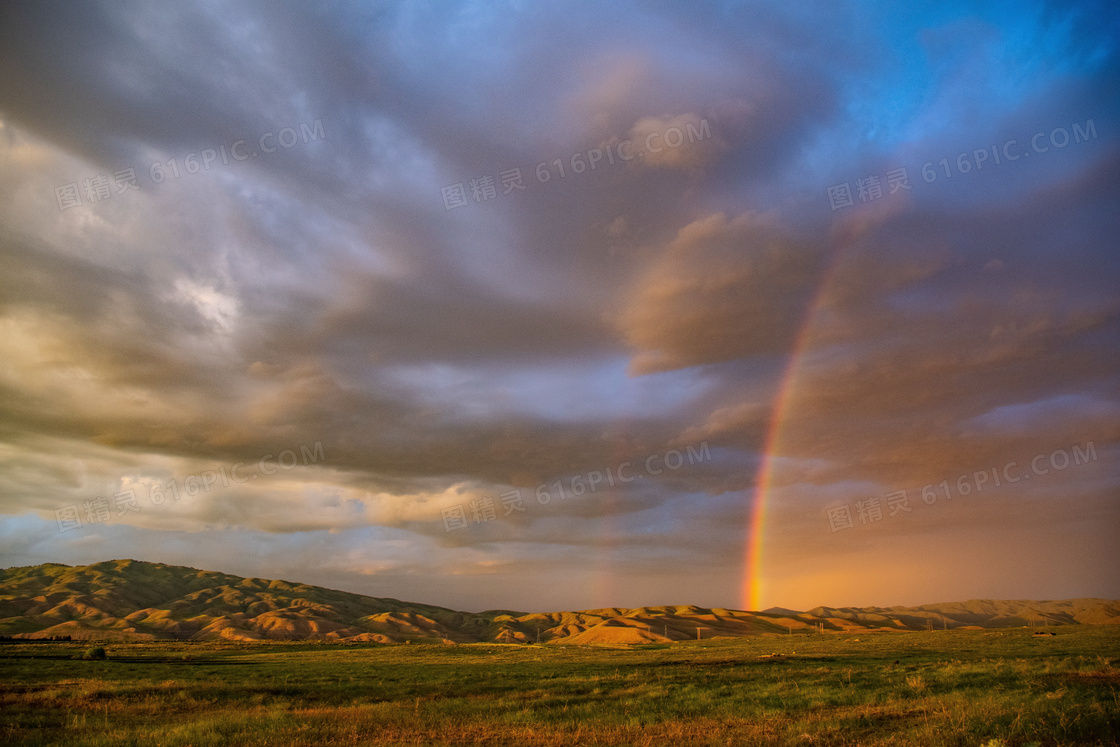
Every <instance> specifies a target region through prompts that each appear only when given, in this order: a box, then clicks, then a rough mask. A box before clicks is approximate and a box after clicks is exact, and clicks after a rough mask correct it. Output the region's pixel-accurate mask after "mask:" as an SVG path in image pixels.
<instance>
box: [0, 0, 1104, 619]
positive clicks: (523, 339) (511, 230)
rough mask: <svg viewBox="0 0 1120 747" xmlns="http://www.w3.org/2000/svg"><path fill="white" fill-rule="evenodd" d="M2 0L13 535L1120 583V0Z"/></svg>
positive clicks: (878, 585)
mask: <svg viewBox="0 0 1120 747" xmlns="http://www.w3.org/2000/svg"><path fill="white" fill-rule="evenodd" d="M904 5H906V7H899V4H894V3H872V2H858V1H853V2H848V1H845V0H840V1H839V2H835V1H831V0H830V1H829V2H805V3H778V2H773V3H733V2H700V3H695V2H672V1H671V0H661V1H656V2H612V3H596V2H579V1H578V0H577V1H572V2H562V3H561V2H539V3H529V2H517V1H514V0H508V1H506V2H497V1H495V2H455V3H452V2H367V3H314V4H311V3H271V2H270V3H264V2H261V3H252V2H235V3H230V2H219V1H214V2H209V1H206V2H196V3H175V2H105V3H100V2H88V3H81V4H73V3H55V2H5V3H3V4H0V174H2V178H0V566H3V567H11V566H25V565H35V564H39V563H45V562H60V563H67V564H86V563H93V562H100V561H104V560H109V559H115V558H134V559H137V560H148V561H153V562H163V563H170V564H176V565H186V566H191V567H195V568H203V569H208V570H219V571H224V572H227V573H234V574H238V575H244V576H259V577H265V578H282V579H287V580H295V581H302V582H306V583H312V584H318V585H323V586H328V587H332V588H340V589H345V590H348V591H353V592H357V593H362V594H368V595H372V596H381V597H395V598H398V599H404V600H408V601H414V602H424V603H429V604H437V605H441V606H446V607H452V608H455V609H461V610H469V611H481V610H485V609H510V610H518V611H554V610H563V609H591V608H600V607H606V606H616V607H635V606H642V605H663V604H697V605H702V606H708V607H725V608H732V609H766V608H769V607H772V606H781V607H786V608H793V609H801V610H806V609H809V608H812V607H815V606H817V605H829V606H849V605H851V606H854V605H860V606H867V605H879V606H889V605H913V604H922V603H936V602H947V601H957V600H966V599H973V598H993V599H1063V598H1073V597H1105V598H1113V599H1115V598H1120V553H1118V552H1117V549H1116V548H1117V547H1120V251H1118V249H1120V238H1118V237H1120V210H1118V209H1117V207H1118V205H1120V138H1118V132H1120V98H1118V96H1117V91H1120V50H1118V48H1117V44H1118V40H1120V9H1118V8H1117V7H1115V5H1114V4H1111V3H1106V2H1099V3H1098V2H1083V3H1076V2H1075V3H1056V2H1055V3H1040V2H1016V3H1010V2H1005V3H1000V2H992V3H963V2H946V3H938V4H935V6H926V5H925V4H922V5H921V6H920V7H915V6H913V4H904Z"/></svg>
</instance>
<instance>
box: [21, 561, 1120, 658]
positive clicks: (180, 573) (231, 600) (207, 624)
mask: <svg viewBox="0 0 1120 747" xmlns="http://www.w3.org/2000/svg"><path fill="white" fill-rule="evenodd" d="M1028 624H1035V625H1079V624H1081V625H1084V624H1120V602H1116V601H1108V600H1101V599H1070V600H1062V601H1046V602H1032V601H1022V600H1016V601H991V600H971V601H968V602H954V603H944V604H933V605H922V606H919V607H862V608H861V607H841V608H834V607H818V608H815V609H813V610H809V611H808V612H798V611H795V610H787V609H779V608H773V609H770V610H766V611H764V612H745V611H742V610H728V609H722V608H714V609H707V608H703V607H696V606H663V607H642V608H637V609H622V608H608V609H597V610H583V611H579V612H550V613H531V614H523V613H519V612H509V611H492V612H482V613H467V612H457V611H455V610H451V609H446V608H443V607H434V606H430V605H424V604H413V603H409V602H402V601H400V600H397V599H387V598H378V597H367V596H362V595H360V594H351V593H349V592H344V591H336V590H333V589H324V588H322V587H318V586H309V585H307V584H299V583H292V582H289V581H277V580H269V579H261V578H242V577H240V576H232V575H229V574H225V573H216V572H213V571H201V570H198V569H195V568H186V567H182V566H170V565H164V564H161V563H146V562H140V561H135V560H112V561H106V562H103V563H96V564H93V565H88V566H67V565H60V564H57V563H48V564H45V565H40V566H32V567H23V568H9V569H5V570H0V635H6V636H14V637H36V638H38V637H48V636H71V637H72V638H75V639H99V640H114V639H115V640H153V639H193V640H206V639H228V640H236V641H256V640H323V641H353V642H360V641H372V642H381V643H390V642H403V641H408V640H411V641H417V642H419V641H439V642H444V643H469V642H482V641H495V642H511V643H514V642H520V643H528V642H535V641H537V640H539V641H541V642H542V643H564V644H572V645H592V644H598V645H620V644H633V643H656V642H665V641H678V640H689V639H695V638H697V637H698V636H699V637H701V638H711V637H715V636H730V637H737V636H752V635H764V634H771V635H773V634H790V633H801V634H807V633H812V632H815V631H817V630H819V629H820V626H823V629H824V631H826V632H844V631H851V632H857V631H863V632H881V631H904V630H925V629H927V628H928V627H934V628H938V629H940V628H943V627H944V628H960V627H972V628H1000V627H1011V626H1023V625H1028Z"/></svg>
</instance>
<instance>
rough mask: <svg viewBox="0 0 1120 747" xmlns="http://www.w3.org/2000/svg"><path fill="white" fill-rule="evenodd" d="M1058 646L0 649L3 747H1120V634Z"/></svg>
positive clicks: (747, 641)
mask: <svg viewBox="0 0 1120 747" xmlns="http://www.w3.org/2000/svg"><path fill="white" fill-rule="evenodd" d="M1055 631H1056V632H1058V635H1057V636H1056V637H1053V638H1036V637H1034V636H1032V635H1031V633H1032V632H1033V631H1031V630H999V631H966V630H957V631H947V632H945V631H937V632H933V633H881V634H867V633H863V634H855V635H845V634H839V635H832V634H830V635H823V636H793V637H787V636H774V637H764V638H740V639H727V640H720V639H716V640H707V641H701V642H695V641H693V642H687V643H676V644H672V645H651V646H640V647H639V646H635V647H633V648H621V647H620V648H576V647H558V646H518V645H501V644H469V645H462V646H438V645H416V644H413V645H396V646H374V645H340V644H307V643H269V644H233V643H229V644H216V643H190V642H181V643H180V642H158V643H129V644H113V643H109V644H106V645H105V648H106V649H107V651H108V658H107V659H106V660H83V659H81V655H82V651H83V650H84V649H85V648H86V647H87V646H88V643H87V644H83V643H78V642H75V643H72V644H65V643H57V644H35V645H29V644H13V645H4V646H0V709H2V710H0V714H2V715H0V743H3V744H12V745H40V744H42V745H46V744H60V745H61V744H65V745H162V746H163V747H175V746H178V745H184V746H185V745H192V746H193V747H200V746H202V745H224V744H238V745H289V744H290V745H316V747H321V746H322V745H334V744H347V745H364V744H375V745H379V744H438V745H442V744H492V745H570V744H580V745H596V744H601V745H662V744H689V745H691V744H701V745H709V744H710V745H716V744H719V745H724V744H775V745H888V744H890V745H903V744H912V745H932V746H937V745H954V746H956V745H960V746H965V745H967V746H970V747H972V746H975V747H979V746H980V745H988V744H992V745H1000V746H1001V747H1002V746H1003V745H1008V746H1011V747H1019V746H1021V745H1032V744H1037V745H1039V746H1040V747H1041V746H1046V747H1050V746H1051V745H1108V744H1118V743H1120V742H1118V740H1120V715H1118V714H1120V700H1118V697H1120V695H1118V693H1120V630H1118V629H1116V628H1115V627H1112V628H1107V627H1100V628H1095V627H1066V628H1056V629H1055ZM857 639H858V640H857ZM771 654H778V655H777V656H771ZM896 661H897V664H896V663H895V662H896ZM992 740H996V741H994V742H993V741H992Z"/></svg>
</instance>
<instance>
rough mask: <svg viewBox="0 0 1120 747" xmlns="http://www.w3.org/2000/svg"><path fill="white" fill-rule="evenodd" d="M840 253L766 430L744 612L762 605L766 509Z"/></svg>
mask: <svg viewBox="0 0 1120 747" xmlns="http://www.w3.org/2000/svg"><path fill="white" fill-rule="evenodd" d="M840 251H841V248H840V247H837V248H835V249H834V250H833V256H832V257H830V258H829V260H828V262H827V264H826V266H825V269H824V271H823V272H822V274H821V279H820V282H819V283H818V284H817V287H816V289H815V291H814V293H813V296H812V299H811V300H810V302H809V303H808V304H807V306H806V308H805V315H804V317H803V318H802V320H801V326H800V327H799V328H798V331H797V335H796V336H795V338H794V341H793V346H792V349H791V350H790V354H789V358H788V359H787V360H786V366H785V369H784V370H783V371H782V376H781V379H780V380H779V383H778V394H777V397H776V398H775V399H774V408H773V410H772V411H771V413H770V422H769V424H768V425H767V428H766V438H765V439H764V440H763V446H762V465H761V467H760V468H759V471H758V478H757V480H756V481H755V489H754V500H753V501H752V502H751V504H750V505H749V507H748V509H747V536H746V543H745V545H744V547H743V584H742V590H741V595H740V606H741V607H742V609H744V610H753V611H758V609H759V608H760V607H761V605H762V599H763V595H762V592H763V589H762V586H763V575H762V550H763V536H764V535H765V531H766V507H767V504H768V503H769V501H770V493H771V482H772V480H773V478H774V464H775V462H776V457H777V456H778V454H779V446H780V444H781V435H782V426H783V425H784V423H785V421H786V415H787V414H788V411H789V406H790V400H791V399H792V394H793V391H794V388H795V384H796V382H797V373H798V368H799V366H800V364H801V359H802V357H804V355H805V353H806V351H807V350H808V348H809V340H810V337H811V334H810V333H811V331H812V328H813V321H814V320H815V319H816V316H817V312H818V311H819V310H820V308H821V305H822V304H823V302H824V298H825V291H826V290H827V288H828V286H829V283H830V281H831V280H832V277H833V275H834V273H835V270H836V267H837V265H838V264H839V262H838V261H837V259H838V258H839V254H840Z"/></svg>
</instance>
